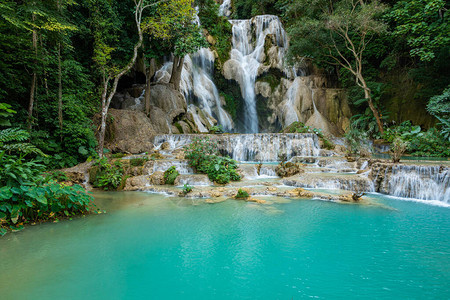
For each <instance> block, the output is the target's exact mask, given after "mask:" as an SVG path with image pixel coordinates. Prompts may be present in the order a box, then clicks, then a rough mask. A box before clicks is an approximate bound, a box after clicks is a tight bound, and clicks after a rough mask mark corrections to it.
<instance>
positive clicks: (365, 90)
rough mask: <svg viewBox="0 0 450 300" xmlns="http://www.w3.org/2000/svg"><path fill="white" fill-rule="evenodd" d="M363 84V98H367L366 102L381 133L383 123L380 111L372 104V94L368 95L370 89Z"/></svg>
mask: <svg viewBox="0 0 450 300" xmlns="http://www.w3.org/2000/svg"><path fill="white" fill-rule="evenodd" d="M363 84H364V98H366V99H367V103H368V104H369V107H370V110H371V111H372V113H373V115H374V117H375V120H376V122H377V126H378V130H379V131H380V134H381V135H383V134H384V129H383V123H382V122H381V118H380V113H379V112H378V109H377V108H376V107H375V105H373V101H372V96H371V95H370V89H369V88H368V87H367V85H366V83H365V82H363Z"/></svg>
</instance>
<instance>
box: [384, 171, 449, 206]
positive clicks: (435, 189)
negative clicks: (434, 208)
mask: <svg viewBox="0 0 450 300" xmlns="http://www.w3.org/2000/svg"><path fill="white" fill-rule="evenodd" d="M389 194H390V195H393V196H398V197H404V198H415V199H421V200H440V201H442V202H446V203H449V202H450V172H449V170H448V169H441V167H440V166H406V165H398V166H393V167H392V174H391V176H390V180H389Z"/></svg>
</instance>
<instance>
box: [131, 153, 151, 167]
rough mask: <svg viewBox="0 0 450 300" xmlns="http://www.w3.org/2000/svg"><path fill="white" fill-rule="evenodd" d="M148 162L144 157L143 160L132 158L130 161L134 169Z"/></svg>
mask: <svg viewBox="0 0 450 300" xmlns="http://www.w3.org/2000/svg"><path fill="white" fill-rule="evenodd" d="M146 162H148V157H147V156H144V157H143V158H132V159H130V166H132V167H141V166H143V165H145V163H146Z"/></svg>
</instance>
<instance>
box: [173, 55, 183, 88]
mask: <svg viewBox="0 0 450 300" xmlns="http://www.w3.org/2000/svg"><path fill="white" fill-rule="evenodd" d="M183 63H184V57H178V56H175V57H174V59H173V66H172V75H171V76H170V80H169V83H170V84H172V85H173V87H174V89H176V90H177V91H179V90H180V81H181V71H182V70H183Z"/></svg>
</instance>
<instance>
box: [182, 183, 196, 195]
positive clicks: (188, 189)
mask: <svg viewBox="0 0 450 300" xmlns="http://www.w3.org/2000/svg"><path fill="white" fill-rule="evenodd" d="M193 189H194V188H193V187H192V186H190V185H189V184H184V186H183V194H185V195H187V194H189V193H190V192H192V190H193Z"/></svg>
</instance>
